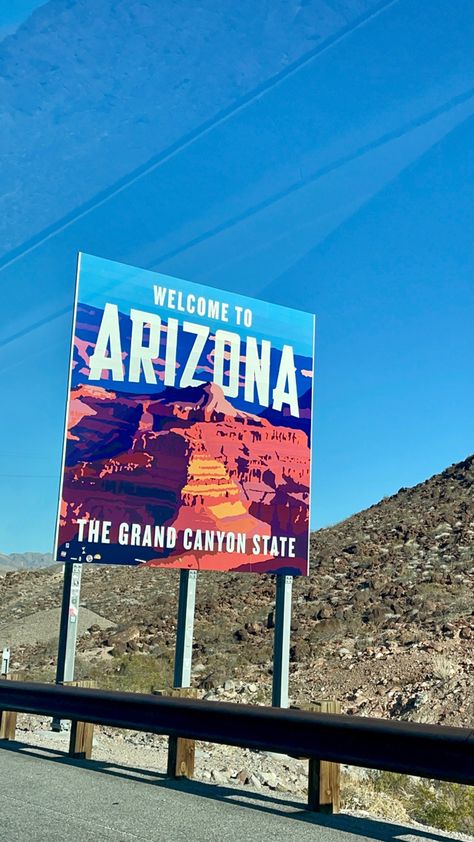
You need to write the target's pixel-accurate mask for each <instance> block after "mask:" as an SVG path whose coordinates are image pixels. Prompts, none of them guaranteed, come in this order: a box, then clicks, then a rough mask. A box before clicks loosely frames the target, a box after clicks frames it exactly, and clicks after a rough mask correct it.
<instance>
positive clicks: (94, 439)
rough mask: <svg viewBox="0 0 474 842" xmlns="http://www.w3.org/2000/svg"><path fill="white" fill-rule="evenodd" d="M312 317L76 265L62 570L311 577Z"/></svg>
mask: <svg viewBox="0 0 474 842" xmlns="http://www.w3.org/2000/svg"><path fill="white" fill-rule="evenodd" d="M313 347H314V317H313V316H312V315H310V314H307V313H303V312H300V311H295V310H291V309H289V308H286V307H280V306H277V305H274V304H268V303H265V302H263V301H258V300H256V299H251V298H247V297H244V296H241V295H236V294H233V293H229V292H224V291H221V290H217V289H212V288H211V287H205V286H201V285H199V284H194V283H189V282H187V281H183V280H179V279H177V278H172V277H168V276H165V275H161V274H157V273H154V272H149V271H145V270H142V269H135V268H132V267H130V266H125V265H123V264H120V263H114V262H112V261H109V260H103V259H101V258H97V257H92V256H90V255H87V254H81V255H79V260H78V272H77V285H76V302H75V312H74V328H73V347H72V353H71V371H70V384H69V398H68V409H67V420H66V433H65V442H64V456H63V471H62V490H61V499H60V510H59V515H58V525H57V533H56V534H57V538H56V559H57V560H58V561H70V562H76V563H77V562H96V563H107V564H132V565H149V566H152V567H153V566H155V567H172V568H185V569H201V570H227V571H228V570H232V571H233V572H244V571H245V572H247V571H252V572H260V573H287V574H292V575H298V574H306V573H307V572H308V551H309V496H310V440H311V405H312V391H313Z"/></svg>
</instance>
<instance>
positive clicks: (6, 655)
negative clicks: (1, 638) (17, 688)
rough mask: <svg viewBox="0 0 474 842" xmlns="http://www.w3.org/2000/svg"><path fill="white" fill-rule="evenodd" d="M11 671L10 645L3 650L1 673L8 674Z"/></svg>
mask: <svg viewBox="0 0 474 842" xmlns="http://www.w3.org/2000/svg"><path fill="white" fill-rule="evenodd" d="M9 671H10V650H9V648H8V647H5V649H4V650H3V652H2V672H1V675H8V673H9Z"/></svg>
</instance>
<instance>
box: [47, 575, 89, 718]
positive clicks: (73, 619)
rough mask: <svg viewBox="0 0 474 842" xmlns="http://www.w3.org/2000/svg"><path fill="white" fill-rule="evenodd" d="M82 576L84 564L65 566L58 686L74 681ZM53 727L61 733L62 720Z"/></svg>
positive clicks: (57, 670)
mask: <svg viewBox="0 0 474 842" xmlns="http://www.w3.org/2000/svg"><path fill="white" fill-rule="evenodd" d="M81 575H82V564H69V563H68V564H65V565H64V582H63V598H62V603H61V618H60V621H59V644H58V663H57V667H56V684H64V683H65V682H67V681H74V664H75V660H76V638H77V623H78V619H79V602H80V598H81ZM51 727H52V729H53V731H60V730H61V720H60V719H58V718H57V717H54V719H53V721H52V723H51Z"/></svg>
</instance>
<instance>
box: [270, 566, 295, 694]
mask: <svg viewBox="0 0 474 842" xmlns="http://www.w3.org/2000/svg"><path fill="white" fill-rule="evenodd" d="M292 589H293V576H277V577H276V604H275V641H274V649H273V687H272V705H273V707H279V708H287V707H288V678H289V672H290V628H291V593H292Z"/></svg>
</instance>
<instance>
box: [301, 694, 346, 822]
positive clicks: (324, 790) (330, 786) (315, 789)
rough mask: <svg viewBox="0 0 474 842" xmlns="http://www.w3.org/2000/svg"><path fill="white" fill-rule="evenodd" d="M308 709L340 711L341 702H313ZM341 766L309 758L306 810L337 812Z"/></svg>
mask: <svg viewBox="0 0 474 842" xmlns="http://www.w3.org/2000/svg"><path fill="white" fill-rule="evenodd" d="M308 710H311V711H314V713H340V712H341V703H340V702H338V701H336V700H335V699H323V700H321V701H320V702H313V704H311V705H310V706H309V708H308ZM340 780H341V766H340V764H339V763H331V762H329V761H328V760H319V759H318V758H316V757H311V758H310V759H309V767H308V810H312V811H313V812H315V813H328V814H333V813H338V812H339V810H340V804H341V797H340Z"/></svg>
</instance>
